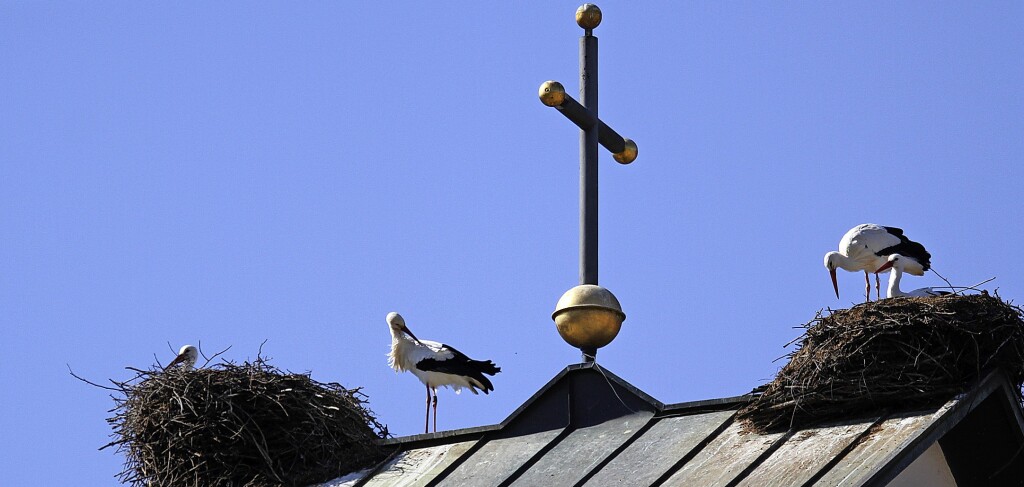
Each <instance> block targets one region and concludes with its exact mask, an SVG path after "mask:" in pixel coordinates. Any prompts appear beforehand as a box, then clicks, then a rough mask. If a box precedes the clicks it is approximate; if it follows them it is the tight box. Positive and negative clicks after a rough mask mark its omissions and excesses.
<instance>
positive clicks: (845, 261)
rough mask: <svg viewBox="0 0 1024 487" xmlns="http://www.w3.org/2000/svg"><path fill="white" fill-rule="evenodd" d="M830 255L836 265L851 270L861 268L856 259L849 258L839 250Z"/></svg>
mask: <svg viewBox="0 0 1024 487" xmlns="http://www.w3.org/2000/svg"><path fill="white" fill-rule="evenodd" d="M832 255H833V257H832V262H833V263H834V264H835V265H836V267H840V268H843V269H845V270H848V271H851V272H853V271H859V270H861V269H862V268H863V267H862V266H861V264H860V262H858V261H857V260H856V259H851V258H849V257H847V256H845V255H843V254H840V253H839V252H836V253H834V254H832Z"/></svg>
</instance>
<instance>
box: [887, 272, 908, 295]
mask: <svg viewBox="0 0 1024 487" xmlns="http://www.w3.org/2000/svg"><path fill="white" fill-rule="evenodd" d="M902 277H903V271H901V270H899V269H898V268H896V267H895V266H893V268H892V270H890V271H889V289H888V292H889V297H890V298H895V297H897V296H906V295H907V293H905V292H903V291H900V279H901V278H902Z"/></svg>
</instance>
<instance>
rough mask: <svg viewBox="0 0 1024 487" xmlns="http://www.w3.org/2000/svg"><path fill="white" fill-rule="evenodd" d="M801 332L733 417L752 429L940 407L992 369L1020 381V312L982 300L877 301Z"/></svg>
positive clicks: (821, 318) (820, 319) (1023, 343)
mask: <svg viewBox="0 0 1024 487" xmlns="http://www.w3.org/2000/svg"><path fill="white" fill-rule="evenodd" d="M804 326H805V328H806V331H805V332H804V334H803V336H802V337H801V338H800V345H799V348H798V349H797V350H796V351H795V352H793V353H791V354H790V355H789V357H790V361H789V363H788V364H787V365H786V366H785V367H783V368H782V369H781V370H780V371H779V374H778V376H776V378H775V380H774V381H772V382H771V383H770V384H768V386H767V388H766V389H765V391H764V393H763V394H761V396H760V397H758V398H757V400H755V401H754V402H753V403H751V404H750V405H749V406H747V407H746V408H744V409H743V410H741V411H740V417H742V418H744V419H745V420H746V421H748V425H749V426H751V427H752V428H753V429H755V430H759V431H774V430H780V429H787V428H800V427H803V426H808V425H810V424H811V423H815V422H818V421H822V420H829V419H837V418H849V417H854V416H857V415H862V414H864V415H866V414H868V413H873V412H879V411H882V410H884V409H886V408H889V407H899V408H908V407H932V406H938V405H940V404H942V403H944V402H945V401H948V400H949V399H951V398H952V397H953V396H954V395H956V394H958V393H961V392H964V390H965V389H966V387H967V386H968V385H969V384H970V383H971V382H972V381H974V380H977V379H978V378H979V377H980V376H981V375H982V373H983V372H985V371H987V370H989V369H992V368H997V367H998V368H1002V369H1003V370H1004V371H1005V372H1007V373H1008V374H1009V375H1010V377H1011V378H1012V380H1013V381H1014V383H1015V384H1016V385H1017V386H1018V388H1019V386H1020V385H1021V382H1022V380H1024V320H1022V319H1021V309H1020V308H1018V307H1016V306H1013V305H1011V304H1010V303H1007V302H1004V301H1002V300H1001V299H999V298H998V297H992V296H988V295H987V294H982V295H971V296H952V295H951V296H942V297H931V298H894V299H885V300H881V301H876V302H870V303H865V304H861V305H858V306H855V307H853V308H851V309H848V310H839V311H835V312H832V313H831V314H827V315H826V314H823V313H822V312H820V311H819V312H818V315H817V316H816V317H815V318H814V319H813V320H812V321H811V322H810V323H807V324H806V325H804Z"/></svg>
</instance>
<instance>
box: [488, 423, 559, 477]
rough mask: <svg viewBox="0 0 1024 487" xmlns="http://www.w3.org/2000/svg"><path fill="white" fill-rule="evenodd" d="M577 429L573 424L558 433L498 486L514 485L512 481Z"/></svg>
mask: <svg viewBox="0 0 1024 487" xmlns="http://www.w3.org/2000/svg"><path fill="white" fill-rule="evenodd" d="M575 430H576V428H575V427H574V426H572V425H571V424H570V425H569V426H566V427H565V428H564V429H563V430H562V431H561V432H560V433H558V436H555V437H554V438H552V439H551V441H549V442H548V443H547V444H546V445H544V447H543V448H541V449H540V450H537V453H535V454H534V455H533V456H532V457H530V459H529V460H527V461H526V462H524V463H523V464H522V465H520V466H519V468H517V469H516V470H515V471H514V472H512V473H511V474H509V476H508V478H506V479H505V480H503V481H502V482H501V483H500V484H498V487H508V486H509V485H512V483H513V482H515V481H516V480H518V479H519V477H522V476H523V474H525V473H526V471H527V470H529V469H531V468H533V466H534V465H536V464H537V462H539V461H540V459H541V458H544V455H547V454H548V452H549V451H551V450H552V449H553V448H554V447H556V446H558V444H559V443H561V442H562V440H564V439H565V438H566V437H567V436H569V433H572V432H573V431H575Z"/></svg>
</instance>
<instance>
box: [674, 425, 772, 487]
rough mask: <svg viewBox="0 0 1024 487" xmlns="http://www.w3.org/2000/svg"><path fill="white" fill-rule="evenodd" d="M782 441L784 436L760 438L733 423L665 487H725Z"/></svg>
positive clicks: (761, 436) (762, 436)
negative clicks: (678, 486) (776, 443)
mask: <svg viewBox="0 0 1024 487" xmlns="http://www.w3.org/2000/svg"><path fill="white" fill-rule="evenodd" d="M781 437H782V433H776V434H771V435H759V434H757V433H751V432H747V431H744V426H743V425H742V424H741V423H733V424H731V425H729V427H728V428H726V429H725V431H723V432H722V434H721V435H719V436H718V437H717V438H715V439H714V440H711V443H708V445H707V446H706V447H704V448H703V449H702V450H701V451H700V452H699V453H697V456H695V457H693V459H691V460H690V461H689V462H686V465H683V468H681V469H679V471H678V472H676V473H675V475H673V476H672V477H670V478H669V479H668V481H666V482H665V484H664V485H685V486H694V485H699V486H701V487H716V486H725V485H726V484H728V483H729V482H730V481H732V480H733V479H735V478H736V476H737V475H739V473H740V472H742V471H743V470H744V469H746V468H747V467H749V466H750V465H752V464H753V463H754V461H756V460H757V458H758V457H759V456H760V455H761V453H763V452H764V451H765V450H767V449H768V448H770V447H771V446H772V444H774V443H775V442H776V441H777V440H779V438H781Z"/></svg>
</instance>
